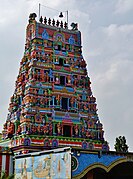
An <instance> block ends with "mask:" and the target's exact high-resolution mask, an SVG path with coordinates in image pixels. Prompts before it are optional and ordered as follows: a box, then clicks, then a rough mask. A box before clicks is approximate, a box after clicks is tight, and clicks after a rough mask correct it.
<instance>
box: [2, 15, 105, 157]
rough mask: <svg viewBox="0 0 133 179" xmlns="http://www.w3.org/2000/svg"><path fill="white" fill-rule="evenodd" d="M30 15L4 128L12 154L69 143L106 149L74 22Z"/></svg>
mask: <svg viewBox="0 0 133 179" xmlns="http://www.w3.org/2000/svg"><path fill="white" fill-rule="evenodd" d="M35 18H36V14H35V13H33V14H30V16H29V24H28V26H27V29H26V44H25V52H24V57H23V58H22V60H21V62H20V69H19V74H18V76H17V80H16V83H15V91H14V94H13V96H12V97H11V99H10V104H9V113H8V116H7V120H6V122H5V124H4V127H3V131H2V134H3V143H7V144H8V145H9V146H10V147H11V148H12V150H13V151H14V153H16V154H21V153H29V152H33V151H39V150H45V149H51V148H58V147H63V146H72V147H74V148H79V149H80V148H82V149H89V150H108V144H107V142H106V141H105V140H104V131H103V126H102V124H101V122H100V120H99V118H98V114H97V105H96V98H95V97H94V96H93V94H92V90H91V86H90V85H91V82H90V78H89V76H88V74H87V68H86V62H85V60H84V58H83V56H82V47H81V33H80V31H79V30H78V28H77V24H75V23H72V29H68V24H67V23H63V22H62V21H61V22H59V21H58V20H57V21H55V20H54V19H50V18H49V19H47V18H46V17H45V18H42V17H41V18H40V22H37V21H36V19H35Z"/></svg>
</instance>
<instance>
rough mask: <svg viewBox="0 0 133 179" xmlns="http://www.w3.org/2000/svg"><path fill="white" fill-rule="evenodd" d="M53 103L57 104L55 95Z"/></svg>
mask: <svg viewBox="0 0 133 179" xmlns="http://www.w3.org/2000/svg"><path fill="white" fill-rule="evenodd" d="M54 105H57V100H56V97H54Z"/></svg>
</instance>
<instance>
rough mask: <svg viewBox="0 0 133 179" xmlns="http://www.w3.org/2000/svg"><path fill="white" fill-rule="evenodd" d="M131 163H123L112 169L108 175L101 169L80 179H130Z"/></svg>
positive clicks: (131, 174)
mask: <svg viewBox="0 0 133 179" xmlns="http://www.w3.org/2000/svg"><path fill="white" fill-rule="evenodd" d="M132 178H133V162H124V163H121V164H118V165H116V166H115V167H113V168H112V169H111V170H110V171H109V172H108V173H107V172H106V171H105V170H104V169H101V168H95V169H93V170H91V171H89V172H88V173H87V174H86V175H85V176H84V177H82V179H132Z"/></svg>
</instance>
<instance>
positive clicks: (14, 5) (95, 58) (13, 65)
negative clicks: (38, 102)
mask: <svg viewBox="0 0 133 179" xmlns="http://www.w3.org/2000/svg"><path fill="white" fill-rule="evenodd" d="M39 2H40V3H41V4H43V5H45V6H47V7H50V8H53V9H57V10H59V11H60V10H61V11H66V10H68V11H69V23H71V22H77V23H78V24H79V30H80V31H81V33H82V46H83V56H84V59H85V60H86V62H87V68H88V73H89V76H90V78H91V82H92V92H93V95H94V96H95V97H96V99H97V104H98V115H99V119H100V121H101V122H102V123H103V126H104V131H105V138H106V140H107V141H108V142H109V145H110V147H111V150H113V148H114V147H113V146H114V142H115V138H116V137H117V136H119V135H125V137H126V139H127V144H128V145H129V147H130V148H129V150H130V151H133V140H132V136H133V94H132V92H133V0H51V1H50V2H49V0H40V1H38V0H19V1H18V0H13V1H11V0H4V1H3V0H0V120H1V126H0V130H2V125H3V123H4V122H5V121H6V117H7V111H8V106H9V100H10V97H11V96H12V94H13V92H14V89H15V80H16V78H17V74H18V70H19V63H20V60H21V58H22V57H23V53H24V44H25V28H26V25H27V23H28V16H29V14H30V13H31V12H36V13H37V14H38V5H39ZM57 13H58V12H57V11H55V10H51V9H49V8H46V7H42V6H41V14H42V15H43V16H47V17H52V16H57Z"/></svg>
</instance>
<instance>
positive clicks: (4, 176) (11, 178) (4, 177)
mask: <svg viewBox="0 0 133 179" xmlns="http://www.w3.org/2000/svg"><path fill="white" fill-rule="evenodd" d="M0 179H14V174H11V175H9V176H7V174H6V172H5V171H2V172H1V177H0Z"/></svg>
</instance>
